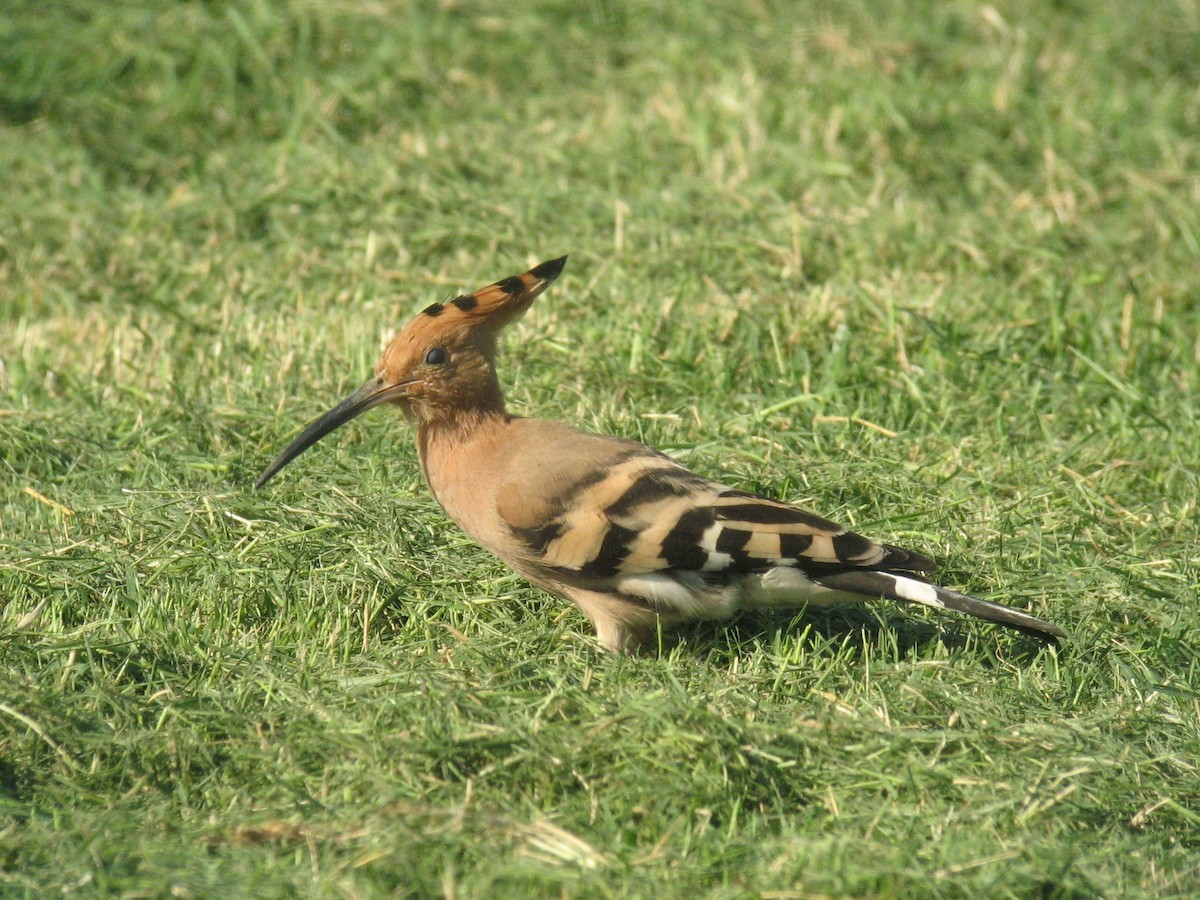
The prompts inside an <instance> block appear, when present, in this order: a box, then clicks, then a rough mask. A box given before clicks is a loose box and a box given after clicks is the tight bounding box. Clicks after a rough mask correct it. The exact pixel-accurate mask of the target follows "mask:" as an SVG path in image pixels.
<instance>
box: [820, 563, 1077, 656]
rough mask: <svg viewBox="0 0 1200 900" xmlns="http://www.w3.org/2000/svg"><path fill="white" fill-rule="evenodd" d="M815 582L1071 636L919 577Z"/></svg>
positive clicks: (852, 574)
mask: <svg viewBox="0 0 1200 900" xmlns="http://www.w3.org/2000/svg"><path fill="white" fill-rule="evenodd" d="M812 577H813V580H814V581H816V582H817V583H818V584H821V585H824V586H825V587H827V588H831V589H832V590H835V591H845V592H847V593H851V594H861V595H863V596H865V597H886V598H887V599H889V600H899V601H902V602H905V603H919V604H921V605H922V606H929V607H932V608H933V609H949V610H953V611H954V612H959V613H965V614H966V615H969V616H975V617H976V618H980V619H985V620H986V621H988V622H996V623H998V624H1000V625H1007V626H1008V627H1009V628H1015V629H1017V630H1018V631H1022V632H1024V633H1025V634H1031V635H1033V636H1034V637H1037V638H1041V639H1042V640H1049V641H1053V640H1056V639H1058V638H1064V637H1066V636H1067V633H1066V632H1065V631H1063V630H1062V629H1061V628H1059V627H1058V626H1057V625H1055V624H1053V623H1051V622H1047V621H1045V620H1043V619H1039V618H1037V617H1036V616H1031V615H1029V613H1024V612H1021V611H1020V610H1016V609H1012V608H1010V607H1007V606H1002V605H1001V604H999V603H992V602H990V601H988V600H980V599H979V598H978V597H972V596H970V595H969V594H960V593H959V592H958V591H952V590H949V589H948V588H944V587H938V586H937V585H936V584H930V583H929V582H927V581H922V580H921V579H919V578H914V577H911V576H908V575H899V574H895V573H892V572H879V571H873V570H857V571H855V570H849V571H842V572H832V573H829V574H822V575H814V576H812Z"/></svg>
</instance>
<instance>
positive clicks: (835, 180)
mask: <svg viewBox="0 0 1200 900" xmlns="http://www.w3.org/2000/svg"><path fill="white" fill-rule="evenodd" d="M711 7H712V8H710V7H709V6H707V5H702V4H699V3H695V2H682V3H675V4H655V3H640V2H634V0H629V2H609V3H591V4H567V3H562V2H559V3H552V2H551V3H542V4H533V3H529V2H514V3H511V4H507V5H506V7H505V9H504V10H503V11H502V12H501V11H499V10H488V9H486V8H484V5H476V4H470V3H450V2H446V3H439V4H435V3H425V2H404V0H382V2H377V3H372V4H354V3H316V2H308V0H292V2H289V3H277V4H270V3H266V2H250V3H228V2H210V3H199V2H183V3H174V4H154V3H150V2H148V0H125V2H121V3H111V4H93V3H85V2H82V0H74V2H62V3H57V4H51V5H49V6H44V5H43V4H37V3H32V2H25V3H17V4H10V5H9V6H8V7H7V8H6V11H5V13H3V14H2V15H0V46H2V47H4V50H3V55H2V56H0V59H3V68H4V73H5V74H4V77H3V78H2V79H0V127H2V129H3V133H2V134H0V222H3V223H4V224H3V226H2V227H0V314H2V318H0V324H2V327H0V450H2V453H0V458H2V460H3V466H2V467H0V479H2V481H3V487H2V492H0V504H2V505H0V894H3V895H6V896H10V895H11V896H40V895H47V894H72V895H80V896H95V895H119V896H130V897H135V896H161V895H171V896H196V897H203V896H217V895H223V896H237V895H251V894H254V895H261V896H291V895H297V894H299V895H305V896H312V895H316V896H347V897H371V896H388V895H393V894H410V895H417V896H424V895H438V894H442V895H445V896H451V897H452V896H458V897H483V896H488V897H494V896H530V895H558V894H561V895H570V896H648V895H659V896H681V895H697V894H703V895H706V896H717V897H743V896H769V897H775V898H782V897H806V896H827V895H839V896H848V895H856V896H864V895H883V896H910V895H920V896H939V897H958V896H980V895H983V896H997V897H1000V896H1008V897H1028V896H1054V897H1091V896H1096V895H1105V896H1114V897H1115V896H1130V897H1138V896H1153V897H1159V898H1161V897H1187V896H1191V895H1192V894H1193V892H1194V890H1195V885H1196V883H1197V878H1200V842H1198V841H1197V837H1196V835H1197V834H1198V833H1200V773H1198V771H1197V764H1196V760H1197V759H1200V692H1198V684H1200V662H1198V661H1200V592H1198V589H1197V584H1198V583H1200V556H1197V550H1196V548H1197V546H1200V514H1198V512H1197V493H1198V490H1200V483H1198V482H1200V476H1198V474H1197V469H1198V466H1197V461H1198V460H1200V428H1198V426H1197V420H1198V418H1200V375H1198V372H1200V345H1198V344H1197V334H1200V302H1198V298H1200V281H1198V278H1197V272H1200V174H1198V173H1200V140H1198V139H1197V135H1200V121H1198V120H1200V93H1197V89H1196V84H1197V83H1198V82H1200V64H1198V62H1197V57H1196V54H1195V46H1196V40H1197V34H1198V32H1200V8H1198V7H1197V5H1196V3H1195V2H1194V0H1172V2H1167V3H1159V4H1143V5H1142V6H1141V7H1140V8H1139V9H1140V11H1139V12H1138V13H1137V14H1132V13H1130V11H1129V8H1128V7H1127V5H1125V4H1118V3H1115V2H1099V3H1093V4H1086V5H1080V4H1077V3H1071V2H1063V3H1057V4H1047V3H1034V2H1011V3H1009V2H1005V3H998V4H995V5H993V6H977V5H974V4H966V3H959V2H950V3H921V4H915V5H914V4H912V3H900V2H892V0H887V2H880V3H872V4H857V3H850V2H845V3H843V2H836V3H831V4H824V5H822V6H821V8H820V11H819V12H817V11H801V10H799V9H798V8H797V7H796V6H795V5H794V4H776V3H773V2H764V3H755V4H751V3H746V4H726V5H719V4H713V5H711ZM562 253H570V254H571V261H570V264H569V266H568V269H567V271H566V273H565V275H564V277H563V278H562V280H561V281H560V282H559V283H558V284H557V285H556V286H555V287H554V288H553V290H552V291H551V292H550V293H549V294H547V295H546V296H545V297H543V298H542V299H541V300H539V302H538V305H537V306H536V307H535V309H534V311H533V312H532V313H531V314H530V316H529V317H528V318H527V320H526V321H525V323H523V324H522V325H521V326H520V327H519V328H517V329H515V330H514V332H513V333H512V334H510V335H509V337H508V339H507V341H506V344H505V356H504V358H503V375H502V377H503V381H504V383H505V384H506V385H507V386H508V390H509V395H510V398H511V402H512V406H513V407H514V409H516V410H518V411H521V412H526V413H529V414H534V415H540V416H546V417H552V418H561V419H566V420H571V421H575V422H578V423H579V424H581V425H583V426H585V427H588V428H592V429H596V430H602V431H608V432H612V433H619V434H624V435H628V436H633V437H638V438H641V439H644V440H647V441H649V442H651V443H653V444H655V445H657V446H660V447H663V448H664V449H668V450H670V451H671V452H673V453H675V454H676V455H678V456H679V457H680V458H684V459H686V460H687V461H688V463H689V464H691V465H693V466H694V467H695V468H698V469H699V470H701V471H703V472H706V473H710V474H719V475H720V476H721V477H722V478H723V480H725V481H726V482H728V483H730V484H734V485H737V486H739V487H744V488H748V489H754V490H761V491H765V492H769V493H770V494H772V495H775V496H780V497H784V498H787V499H790V500H797V501H802V502H805V503H807V504H809V505H811V506H812V507H813V508H815V509H818V510H820V511H821V512H823V513H825V514H827V515H830V516H832V517H834V518H836V519H839V520H841V521H843V522H845V523H846V524H849V525H853V526H856V527H858V528H860V529H863V530H866V531H868V532H870V533H872V534H876V535H879V536H882V537H886V538H889V539H891V540H894V541H897V542H901V543H908V544H911V545H913V546H915V547H917V548H919V549H923V550H926V551H928V552H931V553H933V554H934V555H936V556H938V557H939V558H940V559H942V560H943V561H944V569H943V575H944V578H945V580H946V581H947V582H948V583H950V584H952V585H954V586H958V587H961V588H963V589H966V590H970V591H973V592H977V593H980V594H983V595H986V596H993V597H996V598H999V599H1003V600H1006V601H1007V602H1011V603H1013V604H1015V605H1018V606H1022V607H1027V608H1029V609H1031V610H1033V611H1034V612H1036V613H1038V614H1040V615H1044V616H1046V617H1048V618H1050V619H1052V620H1053V621H1056V622H1058V623H1060V624H1062V625H1064V626H1065V627H1067V628H1069V629H1070V630H1071V632H1072V634H1073V638H1072V640H1071V641H1069V642H1068V643H1066V644H1065V645H1064V646H1062V647H1061V648H1059V649H1057V650H1054V649H1042V648H1040V647H1038V646H1037V645H1036V644H1035V643H1033V642H1031V641H1030V640H1029V639H1026V638H1024V637H1022V636H1020V635H1014V634H1011V633H1008V632H1005V631H1003V630H1000V629H996V628H992V627H989V626H986V625H983V624H980V623H975V622H966V621H960V620H950V619H946V618H937V617H935V616H933V615H929V614H926V613H923V612H921V611H914V610H911V609H900V608H896V607H894V606H878V607H875V608H873V609H871V610H867V611H861V610H844V611H833V612H827V613H819V614H818V613H813V614H810V615H801V616H796V617H794V618H789V617H786V616H783V617H767V616H761V617H751V618H746V619H742V620H740V621H738V622H735V623H732V624H729V625H725V626H710V627H705V628H696V629H692V630H687V631H684V632H683V634H682V636H681V639H680V641H679V642H678V643H677V644H674V645H669V644H668V645H664V649H663V651H662V652H661V653H660V654H652V655H650V656H647V657H641V658H635V659H622V658H612V657H609V656H606V655H604V654H602V653H600V652H599V651H597V649H596V648H595V646H594V645H593V643H592V642H591V639H590V636H589V633H588V629H587V627H586V623H585V622H584V621H583V619H582V618H581V617H580V616H579V615H578V614H577V613H576V612H574V611H573V610H569V609H566V608H565V607H564V606H563V605H562V604H561V603H560V602H558V601H555V600H553V599H552V598H549V597H547V596H545V595H543V594H541V593H539V592H538V591H536V590H534V589H532V588H531V587H529V586H528V585H527V584H525V583H524V582H522V581H521V580H520V579H518V578H516V577H515V576H512V575H510V574H508V573H507V572H506V571H505V570H504V569H503V568H502V567H501V566H500V565H499V564H498V563H496V562H495V561H494V560H492V559H491V558H490V557H489V556H488V555H487V554H486V553H485V552H483V551H482V550H480V549H479V548H477V547H475V546H474V545H472V544H471V543H470V542H469V541H468V540H467V539H466V538H465V537H464V536H463V535H461V534H460V533H459V532H458V531H457V530H456V529H455V527H454V526H453V525H451V524H450V523H449V522H447V521H446V519H445V518H444V517H443V516H442V514H441V512H440V510H439V509H438V508H437V506H436V504H435V503H434V501H433V500H432V499H431V498H430V497H429V495H428V493H427V492H426V490H425V489H424V486H423V484H422V483H421V478H420V473H419V469H418V466H417V464H416V458H415V453H414V450H413V447H412V443H411V435H410V434H409V432H408V430H407V429H406V427H405V426H404V425H402V424H401V423H399V422H396V421H393V420H392V419H391V418H389V415H388V414H387V413H385V412H377V413H374V414H372V415H371V416H368V417H366V418H364V419H362V420H360V421H359V422H357V423H356V424H355V425H354V426H352V427H351V428H350V429H348V430H347V431H346V432H344V433H342V434H340V435H339V436H338V437H335V438H331V439H329V440H327V441H326V442H324V443H323V444H322V445H321V446H320V447H319V448H317V449H315V450H313V451H310V453H308V454H306V455H305V456H304V457H303V459H302V460H300V461H299V462H297V463H296V464H294V465H293V466H292V467H291V468H289V469H288V470H287V472H286V473H285V474H284V475H283V476H282V477H281V478H279V479H277V481H276V482H274V483H272V485H271V486H270V487H269V489H267V490H264V491H261V492H253V491H251V490H250V487H249V486H250V484H251V482H252V481H253V480H254V477H255V476H256V475H257V473H258V472H259V471H260V470H261V469H262V467H263V466H264V465H265V463H266V462H267V461H268V460H269V459H270V457H271V456H273V455H274V453H275V452H276V451H277V450H278V449H279V448H280V447H281V446H282V445H283V444H284V442H286V441H287V440H288V439H289V438H290V436H291V435H293V434H294V433H295V432H296V430H297V429H298V428H299V427H300V426H301V425H302V424H303V423H305V422H306V421H307V420H308V419H309V418H310V417H311V416H313V415H315V414H316V413H317V412H319V411H321V410H323V409H324V408H326V407H327V406H328V405H329V404H330V403H331V402H332V401H333V400H334V399H336V398H337V397H339V396H341V394H342V393H343V392H344V391H345V390H346V389H347V388H349V387H351V386H354V385H357V384H358V383H359V382H360V380H361V379H362V378H363V377H364V376H365V375H366V374H367V373H368V372H369V371H370V368H371V366H372V365H373V363H374V359H375V355H376V353H377V352H378V350H379V348H380V346H381V341H382V340H383V339H384V338H385V337H386V336H387V335H388V334H389V333H390V332H391V331H392V330H393V329H395V328H396V327H397V326H398V325H399V324H400V323H402V322H404V321H405V320H406V319H407V318H408V317H409V316H411V315H412V314H414V313H415V312H416V311H417V310H419V309H420V308H421V307H423V306H424V305H426V304H428V303H429V302H431V301H432V300H435V299H441V298H444V297H446V296H449V295H452V294H453V293H455V292H457V291H459V290H462V289H470V288H473V287H476V286H478V285H480V284H483V283H485V282H488V281H492V280H494V279H496V278H499V277H501V276H504V275H507V274H510V273H512V272H515V271H519V270H521V269H523V268H524V267H526V266H527V265H528V264H530V263H534V262H537V261H538V260H540V259H546V258H550V257H552V256H557V255H559V254H562Z"/></svg>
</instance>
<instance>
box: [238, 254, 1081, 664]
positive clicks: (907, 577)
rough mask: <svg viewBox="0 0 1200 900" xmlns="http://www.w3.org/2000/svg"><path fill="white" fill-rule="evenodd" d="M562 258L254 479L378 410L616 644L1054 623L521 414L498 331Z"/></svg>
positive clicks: (621, 447) (484, 297)
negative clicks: (884, 623) (691, 624)
mask: <svg viewBox="0 0 1200 900" xmlns="http://www.w3.org/2000/svg"><path fill="white" fill-rule="evenodd" d="M565 263H566V257H565V256H564V257H562V258H560V259H555V260H551V261H550V262H545V263H542V264H541V265H540V266H537V267H535V268H533V269H531V270H530V271H529V272H526V273H525V274H524V275H519V276H517V275H514V276H511V277H509V278H505V279H504V280H502V281H498V282H496V283H495V284H492V285H488V286H487V287H485V288H481V289H480V290H478V291H476V292H475V293H473V294H465V295H463V296H461V297H456V298H455V299H453V300H451V301H449V302H447V303H435V304H433V305H431V306H428V307H426V308H425V310H424V311H422V312H421V314H420V315H418V316H417V317H416V319H414V320H413V321H412V322H411V323H409V325H408V326H407V327H406V328H405V329H404V330H403V331H401V332H400V333H399V334H397V335H396V337H395V338H393V339H392V342H391V343H390V344H389V345H388V347H387V349H386V350H385V351H384V353H383V358H382V359H381V360H380V362H379V365H378V366H377V367H376V369H375V377H374V378H372V379H370V380H369V381H368V382H367V383H366V384H364V385H363V386H362V387H361V388H359V389H358V390H357V391H355V392H354V393H352V394H351V395H350V396H348V397H346V398H345V399H344V400H342V401H341V402H340V403H339V404H338V405H337V406H335V407H334V408H333V409H331V410H330V411H329V412H327V413H326V414H325V415H323V416H321V417H320V418H318V419H316V420H315V421H314V422H312V423H311V424H310V425H309V426H308V427H307V428H305V429H304V431H303V432H301V434H300V435H299V436H298V437H297V438H296V439H295V440H294V441H293V442H292V443H291V444H290V445H289V446H288V447H287V449H285V450H284V451H283V452H282V453H281V454H280V455H279V456H278V457H276V459H275V460H274V461H273V462H272V463H271V464H270V466H268V467H267V469H266V471H264V472H263V474H262V476H261V477H260V478H259V479H258V482H257V483H256V485H255V486H256V487H262V486H263V485H264V484H266V482H267V481H268V480H269V479H270V478H271V477H272V476H274V475H275V473H276V472H278V471H279V470H280V469H281V468H283V467H284V466H285V465H287V464H288V463H289V462H290V461H291V460H292V459H294V458H295V457H296V456H298V455H299V454H300V453H301V452H303V451H304V450H305V449H306V448H308V447H309V446H311V445H312V444H314V443H315V442H316V441H318V440H320V439H321V438H322V437H323V436H324V435H326V434H328V433H329V432H330V431H332V430H333V429H335V428H337V427H338V426H339V425H342V424H344V423H345V422H348V421H349V420H350V419H352V418H354V417H355V416H357V415H359V414H360V413H363V412H366V411H367V410H368V409H371V408H372V407H375V406H379V405H381V404H384V403H391V404H395V405H397V406H399V407H400V409H401V410H402V411H403V412H404V414H405V415H406V416H407V417H408V418H409V419H410V420H411V421H413V422H414V423H416V425H417V450H418V453H419V455H420V459H421V468H422V470H423V471H424V473H425V480H426V481H427V482H428V484H429V488H430V490H431V491H432V492H433V495H434V497H436V498H437V501H438V502H439V503H440V504H441V505H442V508H443V509H444V510H445V511H446V513H447V514H448V515H449V516H450V518H452V519H453V520H454V521H455V522H457V523H458V525H459V526H461V527H462V529H463V530H464V531H466V532H467V533H468V534H469V535H471V537H473V538H474V539H475V540H477V541H479V543H481V544H482V545H483V546H484V547H486V548H487V549H488V550H490V551H491V552H492V553H494V554H495V555H496V556H498V557H499V558H500V559H501V560H503V561H504V562H505V563H506V564H507V565H509V566H510V567H512V568H513V569H515V570H516V571H517V572H520V573H521V574H522V575H524V576H525V577H526V578H528V579H529V580H530V581H532V582H533V583H534V584H537V585H539V586H540V587H542V588H544V589H546V590H547V591H549V592H551V593H553V594H558V595H560V596H563V597H567V598H569V599H571V600H573V601H574V602H575V603H576V605H578V606H579V608H580V609H581V610H582V611H583V613H584V614H585V615H586V616H587V617H588V618H589V619H590V620H591V622H592V625H593V626H595V629H596V633H597V636H598V637H599V640H600V643H601V644H603V645H604V646H605V647H606V648H608V649H610V650H626V651H628V650H632V649H634V648H636V647H637V646H638V645H640V644H642V643H644V642H646V641H647V640H648V639H649V638H651V637H652V636H653V635H654V634H655V632H656V630H657V628H658V627H659V626H660V625H665V626H669V625H672V624H676V623H679V622H684V621H688V620H694V619H714V618H722V617H725V616H728V615H732V614H733V613H735V612H737V611H738V610H741V609H747V608H755V607H797V606H804V605H825V604H828V603H831V602H838V601H845V600H859V601H862V600H871V599H877V598H887V599H891V600H898V601H904V602H910V603H919V604H922V605H925V606H930V607H934V608H936V609H949V610H954V611H957V612H962V613H967V614H970V615H973V616H977V617H979V618H982V619H986V620H988V621H992V622H998V623H1000V624H1003V625H1008V626H1010V627H1013V628H1017V629H1019V630H1021V631H1025V632H1028V633H1031V634H1034V635H1037V636H1039V637H1042V638H1047V639H1052V638H1058V637H1062V636H1063V635H1064V632H1063V631H1062V629H1060V628H1059V627H1058V626H1056V625H1052V624H1051V623H1049V622H1044V621H1042V620H1041V619H1038V618H1035V617H1033V616H1031V615H1029V614H1027V613H1024V612H1020V611H1018V610H1015V609H1010V608H1008V607H1006V606H1001V605H999V604H996V603H990V602H988V601H986V600H979V599H977V598H975V597H970V596H968V595H966V594H961V593H958V592H957V591H952V590H949V589H946V588H942V587H939V586H937V585H934V584H931V583H930V582H929V581H927V580H926V579H925V577H924V576H923V574H922V573H925V572H928V571H930V570H931V569H932V568H933V562H932V561H931V560H929V559H928V558H926V557H924V556H922V555H921V554H919V553H914V552H912V551H909V550H903V549H901V548H899V547H892V546H889V545H887V544H881V543H878V542H876V541H873V540H870V539H868V538H865V537H862V536H861V535H858V534H854V533H853V532H848V531H846V530H845V529H844V528H841V527H840V526H838V525H835V524H834V523H833V522H830V521H827V520H825V519H822V518H820V517H819V516H816V515H814V514H812V513H810V512H807V511H805V510H803V509H799V508H798V507H795V506H790V505H788V504H786V503H779V502H776V501H774V500H769V499H767V498H765V497H760V496H758V495H755V494H750V493H747V492H745V491H739V490H734V489H732V488H730V487H727V486H725V485H723V484H719V483H717V482H715V481H711V480H709V479H707V478H704V477H702V476H700V475H697V474H695V473H693V472H690V471H689V470H687V469H685V468H684V467H683V466H681V465H680V464H679V463H677V462H675V461H674V460H672V459H671V458H670V457H668V456H665V455H664V454H662V453H659V452H658V451H656V450H653V449H651V448H650V447H647V446H645V445H644V444H639V443H637V442H636V441H630V440H624V439H622V438H615V437H608V436H605V435H597V434H589V433H588V432H585V431H580V430H579V429H577V428H572V427H571V426H569V425H564V424H561V423H559V422H548V421H544V420H540V419H527V418H521V417H518V416H512V415H509V414H508V413H507V412H506V410H505V407H504V395H503V393H502V392H501V390H500V383H499V381H498V380H497V378H496V369H495V358H496V338H497V334H498V333H499V331H500V329H502V328H503V327H504V326H506V325H508V324H509V323H510V322H513V321H515V320H516V319H518V318H520V316H521V315H523V314H524V313H525V311H526V310H527V309H528V308H529V306H530V304H532V303H533V300H534V298H535V297H537V296H538V294H540V293H541V292H542V291H543V290H545V289H546V287H547V286H548V285H549V284H550V283H551V282H553V281H554V279H555V278H557V277H558V275H559V273H560V272H561V271H562V268H563V265H564V264H565Z"/></svg>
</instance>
